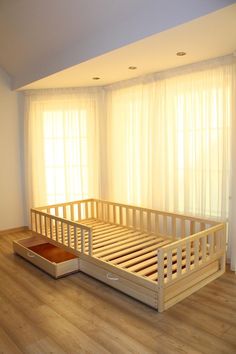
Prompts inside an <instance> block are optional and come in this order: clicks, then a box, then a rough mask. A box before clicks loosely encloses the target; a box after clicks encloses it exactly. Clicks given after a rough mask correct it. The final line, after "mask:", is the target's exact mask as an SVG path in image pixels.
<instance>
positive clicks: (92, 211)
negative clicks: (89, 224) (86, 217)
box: [91, 200, 95, 219]
mask: <svg viewBox="0 0 236 354" xmlns="http://www.w3.org/2000/svg"><path fill="white" fill-rule="evenodd" d="M91 218H93V219H94V218H95V214H94V200H92V201H91Z"/></svg>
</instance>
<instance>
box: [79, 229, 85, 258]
mask: <svg viewBox="0 0 236 354" xmlns="http://www.w3.org/2000/svg"><path fill="white" fill-rule="evenodd" d="M80 244H81V253H84V251H85V242H84V229H81V233H80Z"/></svg>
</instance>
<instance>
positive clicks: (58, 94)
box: [25, 89, 102, 207]
mask: <svg viewBox="0 0 236 354" xmlns="http://www.w3.org/2000/svg"><path fill="white" fill-rule="evenodd" d="M25 99H26V100H25V103H26V107H25V113H26V120H25V122H26V177H27V184H26V186H27V191H28V193H27V195H28V207H31V206H40V205H46V204H53V203H58V202H65V201H70V200H75V199H81V198H87V197H94V196H98V194H99V162H100V161H99V126H98V121H99V112H100V107H101V103H100V100H101V99H102V97H101V93H100V92H99V91H98V90H93V89H91V90H90V89H88V90H80V89H63V90H44V91H30V92H26V97H25Z"/></svg>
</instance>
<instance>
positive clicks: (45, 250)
mask: <svg viewBox="0 0 236 354" xmlns="http://www.w3.org/2000/svg"><path fill="white" fill-rule="evenodd" d="M13 250H14V252H15V253H16V254H18V255H20V256H21V257H23V258H24V259H26V260H27V261H29V262H30V263H32V264H34V265H35V266H37V267H38V268H40V269H42V270H44V271H45V272H46V273H48V274H50V275H51V276H52V277H54V278H60V277H63V276H65V275H67V274H71V273H75V272H78V270H79V259H78V258H77V257H76V256H75V255H73V254H71V253H69V252H66V251H64V250H63V249H61V248H59V247H57V246H54V245H52V244H50V243H47V242H46V241H45V240H44V239H42V238H40V237H35V236H34V237H30V238H26V239H22V240H17V241H13Z"/></svg>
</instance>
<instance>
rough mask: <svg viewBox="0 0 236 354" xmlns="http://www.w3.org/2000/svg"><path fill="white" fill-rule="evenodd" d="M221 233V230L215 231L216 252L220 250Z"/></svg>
mask: <svg viewBox="0 0 236 354" xmlns="http://www.w3.org/2000/svg"><path fill="white" fill-rule="evenodd" d="M220 234H221V231H216V232H215V245H216V252H219V251H220Z"/></svg>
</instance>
